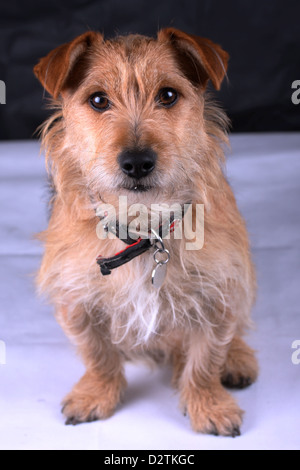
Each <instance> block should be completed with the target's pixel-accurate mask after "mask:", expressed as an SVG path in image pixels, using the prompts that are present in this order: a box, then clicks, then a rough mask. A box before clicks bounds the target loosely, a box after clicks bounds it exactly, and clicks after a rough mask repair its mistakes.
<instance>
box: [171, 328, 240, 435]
mask: <svg viewBox="0 0 300 470" xmlns="http://www.w3.org/2000/svg"><path fill="white" fill-rule="evenodd" d="M227 350H228V346H227V345H224V343H223V344H222V343H221V342H218V341H217V339H216V336H215V334H212V335H207V333H206V334H204V333H203V332H201V331H198V332H197V331H193V332H192V333H190V335H189V341H188V348H187V350H186V351H185V355H184V356H185V361H184V362H185V363H184V367H183V369H182V373H181V376H180V379H179V380H178V385H179V389H180V392H181V403H182V406H183V407H184V409H185V410H186V411H187V413H188V415H189V417H190V420H191V424H192V427H193V429H194V430H195V431H197V432H202V433H208V434H215V435H219V434H220V435H224V436H232V437H235V436H238V435H239V434H240V426H241V424H242V415H243V411H242V410H241V409H240V408H239V407H238V405H237V403H236V402H235V400H234V399H233V397H232V396H231V395H230V394H229V393H228V392H227V391H226V390H225V389H224V388H223V386H222V384H221V369H222V366H223V363H224V361H225V358H226V354H227Z"/></svg>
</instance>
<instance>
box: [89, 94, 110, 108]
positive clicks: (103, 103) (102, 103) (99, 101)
mask: <svg viewBox="0 0 300 470" xmlns="http://www.w3.org/2000/svg"><path fill="white" fill-rule="evenodd" d="M89 104H90V105H91V107H92V108H93V109H94V110H95V111H106V110H107V109H108V108H109V107H110V101H109V99H108V98H107V96H106V95H105V93H100V92H99V93H94V94H93V95H92V96H90V98H89Z"/></svg>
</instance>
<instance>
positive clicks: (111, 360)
mask: <svg viewBox="0 0 300 470" xmlns="http://www.w3.org/2000/svg"><path fill="white" fill-rule="evenodd" d="M58 319H59V322H60V323H61V325H62V327H63V329H64V330H65V331H66V333H67V334H68V336H71V337H73V339H74V342H75V344H76V345H77V347H78V349H79V352H80V354H81V356H82V357H83V360H84V363H85V366H86V373H85V375H84V376H83V377H82V378H81V379H80V381H79V382H78V383H77V384H76V385H75V386H74V387H73V390H72V391H71V392H70V393H69V394H68V395H67V396H66V397H65V399H64V401H63V409H62V412H63V413H64V415H65V416H66V418H67V420H66V424H74V425H75V424H79V423H82V422H89V421H95V420H98V419H104V418H107V417H109V416H111V415H112V414H113V412H114V410H115V408H116V406H117V405H118V403H119V401H120V397H121V393H122V391H123V390H124V388H125V386H126V380H125V378H124V373H123V361H122V358H121V355H120V353H119V351H118V350H117V348H116V346H115V345H113V344H112V343H111V341H110V339H109V334H108V329H107V327H105V325H103V324H99V323H97V322H93V319H92V317H90V316H89V315H87V314H86V313H85V311H84V309H82V310H81V309H77V310H76V311H74V312H71V313H70V312H69V311H68V310H67V309H61V310H60V312H59V315H58Z"/></svg>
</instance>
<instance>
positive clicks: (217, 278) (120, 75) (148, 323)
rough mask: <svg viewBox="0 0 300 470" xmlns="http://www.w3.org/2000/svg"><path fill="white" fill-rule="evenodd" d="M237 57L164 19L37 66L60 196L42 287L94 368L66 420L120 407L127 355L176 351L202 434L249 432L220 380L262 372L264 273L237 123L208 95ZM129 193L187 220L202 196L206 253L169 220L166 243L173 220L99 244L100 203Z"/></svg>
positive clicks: (86, 41) (71, 400)
mask: <svg viewBox="0 0 300 470" xmlns="http://www.w3.org/2000/svg"><path fill="white" fill-rule="evenodd" d="M227 61H228V55H227V53H226V52H225V51H223V50H222V48H221V47H220V46H218V45H216V44H214V43H213V42H211V41H210V40H208V39H204V38H201V37H197V36H194V35H190V34H186V33H184V32H182V31H179V30H176V29H174V28H167V29H162V30H161V31H160V32H159V33H158V36H157V38H155V39H154V38H148V37H144V36H140V35H129V36H126V37H117V38H115V39H113V40H104V38H103V36H102V35H101V34H100V33H97V32H87V33H85V34H83V35H81V36H79V37H77V38H76V39H74V40H73V41H72V42H70V43H68V44H64V45H62V46H60V47H58V48H57V49H55V50H54V51H52V52H50V53H49V54H48V55H47V56H46V57H45V58H43V59H41V60H40V62H39V64H38V65H37V66H36V67H35V69H34V71H35V74H36V76H37V77H38V79H39V80H40V81H41V83H42V84H43V86H44V88H45V89H46V90H47V91H48V92H49V93H50V95H52V97H53V99H54V105H55V108H56V112H55V113H54V115H53V116H52V117H51V118H50V119H49V120H48V121H47V122H46V124H45V126H44V128H43V133H42V136H43V145H44V147H45V149H46V158H47V164H48V165H47V167H48V169H49V172H50V173H51V178H52V181H53V187H54V196H53V198H52V214H51V218H50V222H49V227H48V229H47V230H46V231H45V232H43V233H42V235H41V237H42V239H43V241H44V243H45V255H44V258H43V261H42V265H41V268H40V271H39V274H38V285H39V288H40V290H41V291H42V292H45V293H46V294H47V295H48V296H49V298H50V300H51V302H52V303H53V304H54V306H55V311H56V315H57V318H58V321H59V322H60V324H61V325H62V327H63V328H64V330H65V331H66V333H67V335H69V336H70V337H71V339H72V340H73V341H74V342H75V344H76V345H77V346H78V349H79V351H80V353H81V355H82V358H83V360H84V363H85V366H86V373H85V375H84V376H83V377H82V378H81V380H80V381H79V382H78V383H77V384H76V385H75V386H74V388H73V390H72V391H71V393H70V394H69V395H68V396H67V397H66V398H65V400H64V402H63V413H64V414H65V416H66V418H67V423H68V424H77V423H81V422H85V421H92V420H97V419H103V418H107V417H108V416H110V415H111V414H112V413H113V411H114V410H115V408H116V406H117V405H118V403H119V402H120V398H121V397H122V392H124V389H125V386H126V380H125V377H124V362H125V361H126V360H128V359H130V360H131V359H138V358H142V359H151V360H152V361H156V362H159V361H160V360H162V358H166V359H169V360H170V362H171V363H172V365H173V369H174V376H173V383H174V385H175V386H176V387H177V389H178V392H179V394H180V402H181V405H182V407H183V409H184V410H185V411H186V412H187V413H188V415H189V417H190V420H191V424H192V427H193V429H194V430H195V431H198V432H203V433H212V434H221V435H225V436H233V437H234V436H237V435H239V434H240V426H241V424H242V415H243V412H242V411H241V409H240V408H239V406H238V405H237V403H236V402H235V400H234V399H233V397H232V396H231V395H230V394H229V392H228V391H227V390H226V389H225V388H224V387H227V388H243V387H246V386H248V385H250V384H251V383H252V382H254V381H255V379H256V378H257V369H258V366H257V362H256V359H255V356H254V352H253V351H252V349H250V347H249V346H247V345H246V344H245V342H244V340H243V339H242V337H243V335H244V333H245V331H246V329H247V328H248V327H249V326H250V325H251V321H250V311H251V307H252V304H253V301H254V297H255V275H254V270H253V266H252V263H251V259H250V252H249V242H248V236H247V231H246V228H245V224H244V221H243V219H242V217H241V215H240V213H239V211H238V209H237V206H236V202H235V199H234V196H233V194H232V191H231V189H230V187H229V185H228V183H227V181H226V178H225V177H224V172H223V171H224V154H223V149H222V146H223V145H224V143H226V142H227V134H226V128H227V119H226V117H225V116H224V114H223V112H222V111H221V110H220V109H219V108H218V107H217V106H216V105H214V104H213V103H212V102H211V101H210V100H209V98H208V96H207V93H206V87H207V83H208V81H209V80H211V82H212V84H213V86H214V87H215V88H216V89H219V88H220V86H221V82H222V80H223V78H224V76H225V75H226V69H227ZM120 196H122V197H125V196H126V198H127V202H128V204H130V205H136V204H140V205H143V206H145V207H146V208H147V210H148V209H149V214H150V207H151V206H152V205H153V204H160V205H162V206H164V207H165V206H168V207H173V206H172V205H174V204H177V206H178V204H179V205H180V207H182V208H183V207H184V206H188V207H192V217H191V220H192V222H191V223H192V226H193V227H195V224H196V223H197V214H196V209H197V206H198V205H199V206H200V205H204V243H203V244H202V246H201V249H187V246H186V242H187V236H186V231H184V233H183V232H182V237H175V234H174V233H173V232H172V231H171V227H172V226H173V228H174V223H175V219H174V217H173V218H171V219H170V224H169V225H168V228H169V229H170V230H169V231H170V232H172V233H171V234H169V235H170V236H169V237H165V239H163V238H162V230H161V228H162V225H163V222H161V223H160V225H159V226H158V227H156V230H155V229H154V230H152V229H151V231H150V230H149V231H148V232H147V233H148V234H150V232H151V236H150V235H149V236H142V235H141V236H140V237H139V238H137V239H134V238H133V236H132V234H129V231H128V233H127V226H126V236H125V239H124V237H123V238H122V237H120V236H119V234H118V227H117V228H116V227H115V235H114V236H113V235H112V233H108V235H111V236H106V237H103V238H101V237H99V234H97V227H98V226H99V223H100V222H103V227H104V230H106V231H107V232H110V230H111V226H110V225H109V223H106V224H105V222H106V219H107V220H108V218H109V216H108V212H107V211H103V212H102V215H101V205H102V204H105V205H110V206H112V207H115V208H116V210H117V209H119V208H120V207H119V206H120ZM98 206H99V207H100V212H99V210H98V209H99V207H98ZM181 212H182V217H181V219H182V220H179V223H180V222H181V223H182V227H184V226H185V224H187V221H186V218H187V215H188V214H186V215H185V213H184V211H183V210H182V211H181ZM195 214H196V215H195ZM178 218H179V219H180V217H178ZM178 218H177V219H178ZM159 220H160V221H161V220H162V218H160V219H159ZM99 221H100V222H99ZM177 222H178V220H177ZM115 225H118V220H117V222H116V224H115ZM119 228H120V227H119ZM138 229H139V227H138V226H137V232H138ZM111 231H113V230H111ZM153 234H154V235H153ZM115 253H116V254H115ZM99 254H101V256H99ZM99 265H100V268H101V272H100V269H99Z"/></svg>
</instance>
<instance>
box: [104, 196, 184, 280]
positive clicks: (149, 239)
mask: <svg viewBox="0 0 300 470" xmlns="http://www.w3.org/2000/svg"><path fill="white" fill-rule="evenodd" d="M190 204H191V203H190V202H188V203H187V204H184V206H183V208H182V211H181V215H180V216H179V215H178V214H176V218H175V215H174V213H172V212H171V215H170V217H169V218H168V219H167V220H163V221H160V223H159V225H158V227H157V228H155V229H151V230H149V231H148V232H147V233H140V232H138V231H132V229H130V230H129V227H128V226H120V225H119V221H118V220H117V221H115V222H112V221H110V219H109V214H108V213H107V212H106V211H102V208H101V205H100V206H99V207H98V208H97V211H96V215H97V216H98V217H99V218H100V222H101V224H102V226H103V230H104V232H106V236H108V233H112V234H113V235H115V237H117V238H119V239H121V240H122V241H123V242H124V243H125V244H126V245H127V246H126V247H125V248H124V250H121V251H119V252H118V253H116V254H114V255H113V256H111V257H103V256H102V255H99V256H98V257H97V263H98V264H99V266H100V270H101V274H102V275H103V276H107V275H109V274H111V271H112V270H113V269H116V268H118V267H119V266H122V265H123V264H126V263H128V262H129V261H131V260H132V259H134V258H136V257H137V256H140V255H141V254H143V253H145V252H146V251H148V250H150V249H151V248H154V250H155V253H154V255H155V254H156V253H157V252H159V253H166V254H167V258H168V261H169V257H170V256H169V252H168V250H166V249H165V247H164V243H163V239H164V238H166V237H167V236H168V235H169V234H171V233H173V232H174V231H175V229H176V227H177V225H178V224H179V223H180V222H182V220H183V218H184V215H185V213H186V212H187V210H188V208H189V206H190ZM120 233H121V234H122V235H124V234H126V237H125V238H124V236H122V238H120ZM154 259H155V261H156V263H157V264H160V262H159V261H157V260H156V258H154ZM164 264H166V262H164Z"/></svg>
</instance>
